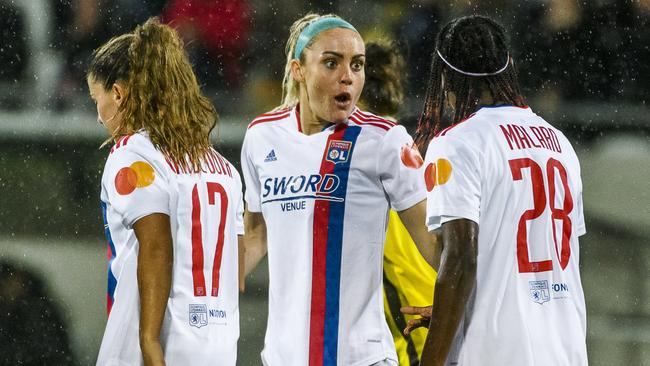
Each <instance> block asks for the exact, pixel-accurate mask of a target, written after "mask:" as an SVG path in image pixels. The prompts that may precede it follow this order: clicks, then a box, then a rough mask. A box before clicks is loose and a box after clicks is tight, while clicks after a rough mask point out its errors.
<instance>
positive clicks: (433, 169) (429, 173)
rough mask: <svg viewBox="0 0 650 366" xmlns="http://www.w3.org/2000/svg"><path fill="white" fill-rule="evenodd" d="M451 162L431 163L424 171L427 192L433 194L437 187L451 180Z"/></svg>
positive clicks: (443, 160)
mask: <svg viewBox="0 0 650 366" xmlns="http://www.w3.org/2000/svg"><path fill="white" fill-rule="evenodd" d="M451 172H452V167H451V162H450V161H449V160H447V159H442V158H441V159H438V160H436V162H435V163H429V165H427V167H426V169H425V170H424V182H425V183H426V186H427V192H431V191H432V190H433V188H434V187H435V186H441V185H443V184H445V183H447V182H448V181H449V179H450V178H451Z"/></svg>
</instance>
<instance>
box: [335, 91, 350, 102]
mask: <svg viewBox="0 0 650 366" xmlns="http://www.w3.org/2000/svg"><path fill="white" fill-rule="evenodd" d="M334 100H336V102H337V103H338V104H348V103H349V102H350V101H351V100H352V96H351V95H350V93H345V92H344V93H340V94H337V95H335V96H334Z"/></svg>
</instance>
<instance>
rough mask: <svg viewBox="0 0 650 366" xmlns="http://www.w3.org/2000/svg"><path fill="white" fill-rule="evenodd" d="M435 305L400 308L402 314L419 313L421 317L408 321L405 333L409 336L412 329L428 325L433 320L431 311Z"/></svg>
mask: <svg viewBox="0 0 650 366" xmlns="http://www.w3.org/2000/svg"><path fill="white" fill-rule="evenodd" d="M432 309H433V306H424V307H419V306H404V307H402V308H400V309H399V311H400V312H402V314H408V315H419V316H420V318H415V319H411V320H409V321H408V322H407V323H406V328H404V335H405V336H407V337H408V336H409V335H410V334H411V332H412V331H414V330H415V329H417V328H420V327H428V326H429V322H430V321H431V311H432Z"/></svg>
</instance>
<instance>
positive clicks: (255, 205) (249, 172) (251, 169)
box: [241, 130, 262, 212]
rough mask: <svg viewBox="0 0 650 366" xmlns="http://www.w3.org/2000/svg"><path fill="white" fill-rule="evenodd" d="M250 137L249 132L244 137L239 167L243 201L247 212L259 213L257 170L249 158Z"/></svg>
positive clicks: (260, 209) (260, 207)
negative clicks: (242, 181)
mask: <svg viewBox="0 0 650 366" xmlns="http://www.w3.org/2000/svg"><path fill="white" fill-rule="evenodd" d="M250 144H251V135H250V130H249V132H248V133H246V136H245V137H244V144H243V145H242V150H241V167H242V174H243V175H244V184H245V185H246V188H245V193H244V199H245V201H246V204H247V208H248V211H250V212H261V211H262V204H261V202H260V189H261V188H260V179H259V176H258V174H257V169H256V168H255V164H254V163H253V159H252V158H251V156H250Z"/></svg>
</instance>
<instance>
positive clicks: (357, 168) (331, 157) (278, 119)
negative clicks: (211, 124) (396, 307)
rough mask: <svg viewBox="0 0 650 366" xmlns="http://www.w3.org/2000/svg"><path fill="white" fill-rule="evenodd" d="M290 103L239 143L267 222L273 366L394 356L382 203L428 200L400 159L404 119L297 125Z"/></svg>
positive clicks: (252, 193)
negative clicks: (318, 127)
mask: <svg viewBox="0 0 650 366" xmlns="http://www.w3.org/2000/svg"><path fill="white" fill-rule="evenodd" d="M298 118H299V114H298V110H297V108H293V109H287V110H283V111H279V112H275V113H269V114H266V115H262V116H260V117H258V118H257V119H255V120H253V122H252V123H251V124H250V125H249V127H248V130H247V132H246V137H245V139H244V145H243V148H242V170H243V174H244V180H245V182H246V194H245V198H246V202H247V205H248V206H247V207H248V210H249V211H251V212H262V214H263V216H264V221H265V222H266V228H267V243H268V259H269V276H270V284H269V320H268V326H267V330H266V339H265V346H264V350H263V352H262V360H263V362H264V364H265V365H271V366H292V365H296V366H304V365H326V366H332V365H345V366H353V365H364V366H365V365H370V364H373V363H375V362H378V361H381V360H384V359H393V360H397V357H396V354H395V347H394V345H393V339H392V337H391V334H390V331H389V329H388V326H387V325H386V321H385V318H384V311H383V299H382V258H383V243H384V238H385V236H386V222H387V216H388V209H389V206H390V207H392V208H393V209H395V210H397V211H402V210H405V209H407V208H410V207H412V206H413V205H415V204H416V203H418V202H420V201H422V200H424V199H425V197H426V192H425V191H424V184H423V182H422V180H421V178H420V177H421V176H420V174H421V173H420V172H419V171H418V170H416V169H413V168H407V167H406V166H404V164H403V163H402V162H401V161H400V148H401V147H402V146H404V145H406V144H411V142H412V139H411V137H410V136H409V135H408V134H407V133H406V130H405V129H404V127H402V126H396V125H395V124H394V123H392V122H389V121H387V120H385V119H382V118H379V117H376V116H374V115H371V114H368V113H364V112H361V111H359V110H355V112H354V113H353V114H352V116H351V117H350V119H349V121H348V123H347V124H346V123H343V124H339V125H336V126H335V125H332V126H329V127H327V128H325V129H324V130H323V131H322V132H319V133H316V134H313V135H309V136H308V135H305V134H303V133H302V132H301V131H300V123H299V119H298Z"/></svg>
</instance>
